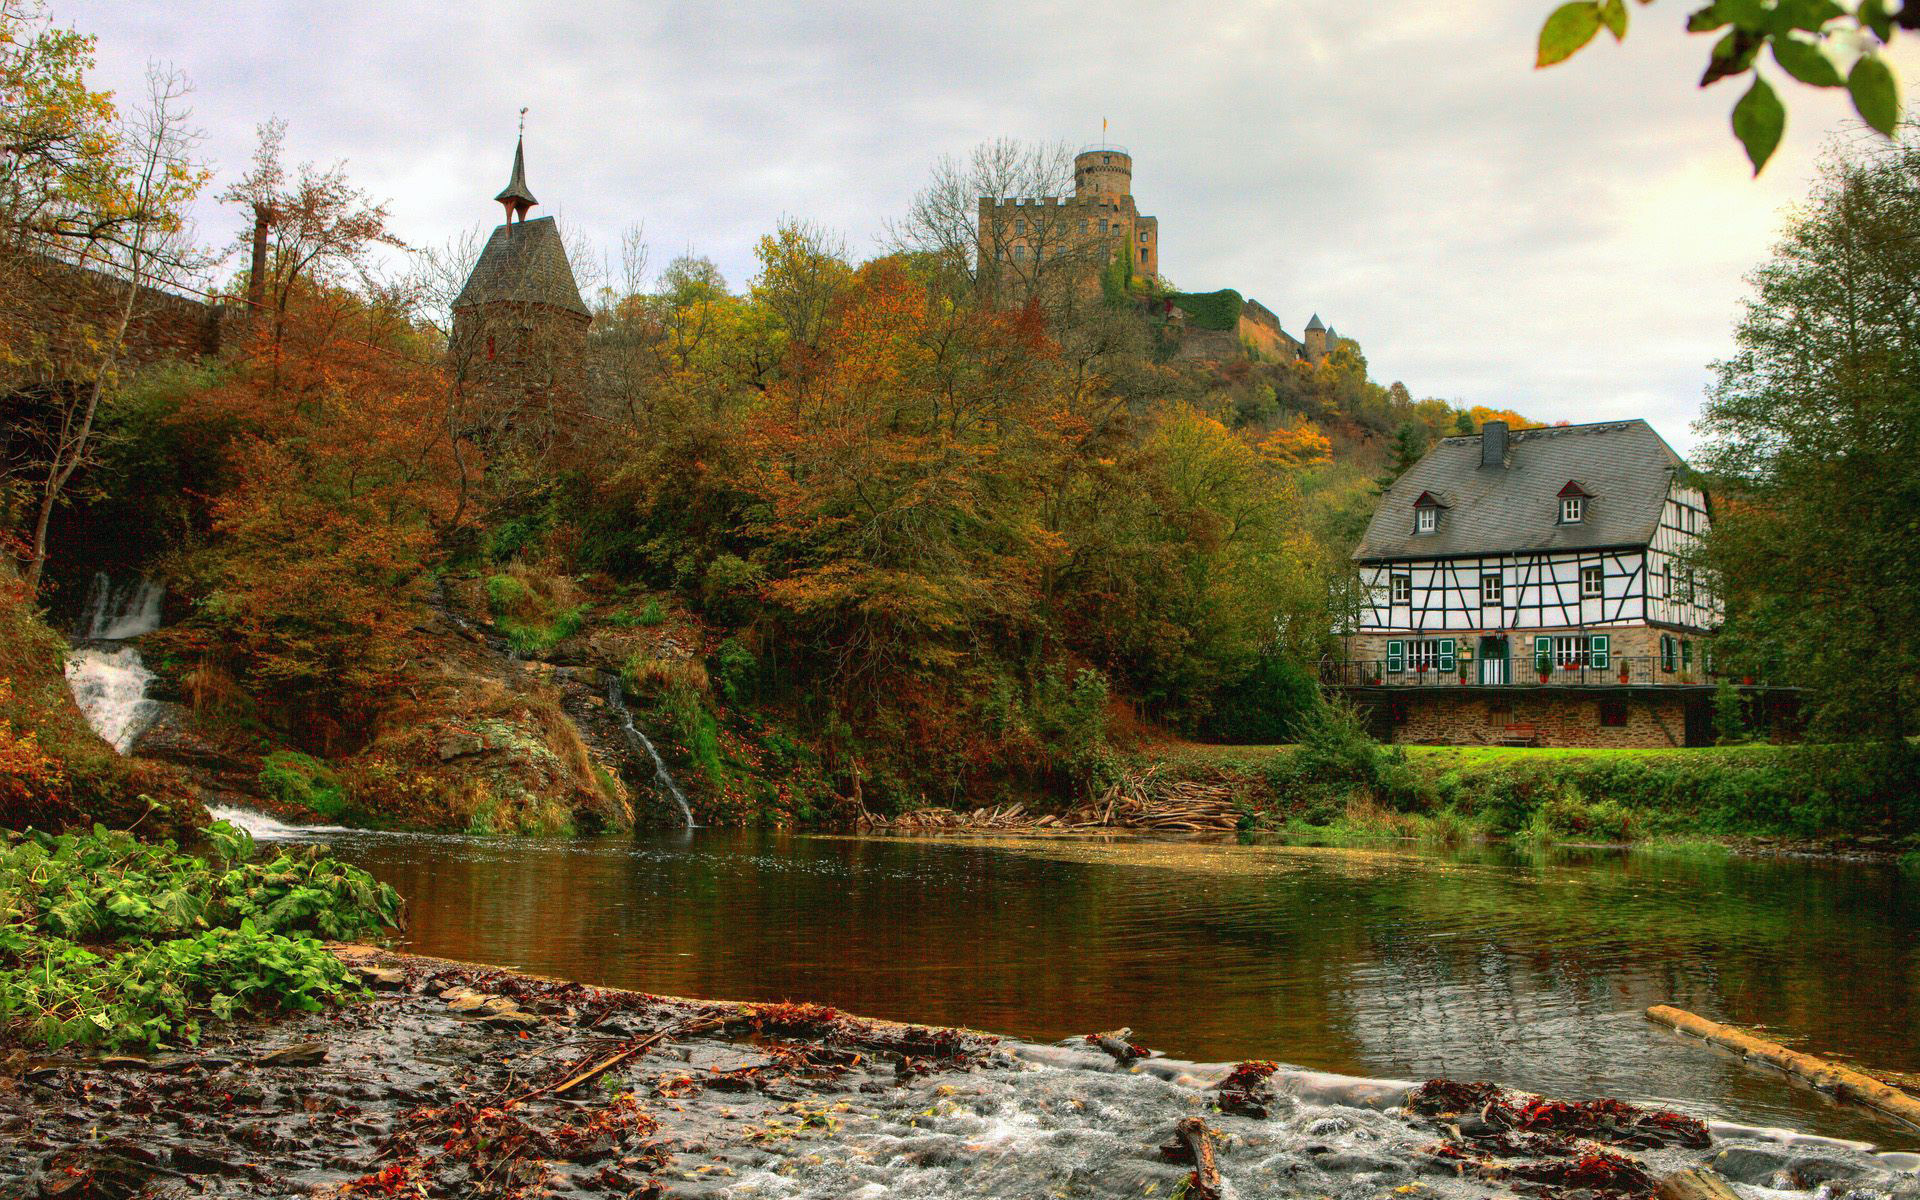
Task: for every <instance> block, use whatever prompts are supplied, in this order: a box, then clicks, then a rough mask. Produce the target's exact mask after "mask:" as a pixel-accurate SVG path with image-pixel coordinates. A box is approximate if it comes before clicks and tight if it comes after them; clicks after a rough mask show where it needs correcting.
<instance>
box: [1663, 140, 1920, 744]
mask: <svg viewBox="0 0 1920 1200" xmlns="http://www.w3.org/2000/svg"><path fill="white" fill-rule="evenodd" d="M1752 279H1753V285H1754V294H1753V296H1752V298H1751V299H1750V300H1748V302H1747V311H1746V315H1745V317H1744V318H1743V319H1742V320H1741V322H1740V325H1739V328H1738V330H1737V332H1736V342H1737V345H1738V347H1739V350H1738V353H1736V354H1735V355H1734V356H1733V357H1731V358H1729V359H1728V360H1726V361H1725V362H1722V363H1720V364H1718V372H1719V378H1718V380H1717V381H1716V383H1715V384H1714V386H1713V388H1712V392H1711V396H1710V399H1709V401H1708V404H1707V408H1706V412H1705V415H1704V416H1703V418H1702V420H1701V429H1702V431H1703V432H1704V433H1705V434H1706V437H1707V439H1708V440H1707V444H1706V446H1705V454H1704V462H1705V464H1706V465H1707V466H1708V467H1709V468H1710V469H1711V470H1713V471H1714V472H1715V473H1716V474H1717V475H1718V476H1719V484H1720V488H1719V490H1720V491H1721V493H1722V495H1723V496H1724V497H1725V499H1724V501H1723V503H1722V504H1721V505H1720V509H1719V511H1718V513H1717V514H1716V522H1715V527H1714V535H1713V538H1712V539H1711V542H1710V544H1709V563H1710V565H1711V566H1712V568H1713V569H1714V571H1715V573H1716V574H1717V575H1718V577H1719V579H1720V581H1721V584H1720V586H1721V591H1722V594H1723V595H1724V596H1725V597H1726V599H1727V602H1728V606H1729V612H1728V616H1729V623H1728V630H1727V632H1728V635H1729V636H1728V637H1727V638H1726V639H1725V641H1726V648H1727V651H1728V652H1729V653H1730V654H1732V655H1734V656H1736V657H1737V659H1738V660H1740V663H1739V665H1741V666H1742V667H1743V668H1744V669H1745V671H1747V672H1752V673H1760V672H1765V673H1766V674H1767V675H1768V677H1769V678H1772V679H1776V680H1784V681H1786V682H1792V683H1798V684H1803V685H1805V686H1807V687H1808V688H1810V689H1811V691H1812V700H1813V706H1812V707H1813V718H1814V724H1815V730H1816V732H1817V733H1819V734H1821V735H1823V736H1830V737H1835V738H1863V737H1881V738H1887V739H1895V738H1900V737H1904V736H1905V735H1906V734H1907V733H1909V732H1911V731H1912V729H1913V717H1914V713H1915V710H1916V705H1920V589H1916V588H1915V587H1914V584H1913V581H1914V580H1915V579H1916V578H1920V536H1916V535H1917V534H1920V473H1916V471H1915V467H1914V464H1915V463H1916V462H1920V326H1916V325H1915V323H1914V320H1913V315H1914V313H1916V312H1920V144H1916V142H1915V141H1914V140H1912V139H1907V140H1904V141H1902V142H1899V143H1896V144H1895V145H1893V146H1892V147H1889V148H1885V149H1880V150H1877V152H1874V153H1867V154H1860V153H1856V154H1854V155H1853V156H1852V157H1836V158H1835V159H1833V160H1832V161H1830V162H1829V163H1828V164H1827V165H1826V166H1825V167H1824V168H1823V171H1822V174H1821V176H1820V179H1819V182H1818V183H1817V184H1816V186H1815V188H1814V192H1813V195H1812V197H1811V198H1810V199H1809V200H1808V202H1807V204H1806V205H1805V206H1804V207H1803V208H1802V209H1801V210H1800V211H1799V212H1798V214H1797V215H1796V217H1795V218H1794V220H1793V222H1792V224H1791V225H1789V226H1788V228H1787V230H1786V233H1785V235H1784V236H1783V238H1782V240H1781V241H1780V243H1779V245H1778V246H1777V247H1776V248H1775V250H1774V253H1773V257H1772V258H1771V260H1769V261H1768V262H1767V263H1766V264H1764V265H1763V266H1762V267H1760V269H1759V270H1758V271H1756V272H1755V273H1754V275H1753V277H1752Z"/></svg>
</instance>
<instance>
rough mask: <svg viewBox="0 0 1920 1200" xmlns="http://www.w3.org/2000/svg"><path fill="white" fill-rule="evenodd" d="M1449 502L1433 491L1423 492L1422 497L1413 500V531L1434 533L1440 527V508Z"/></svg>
mask: <svg viewBox="0 0 1920 1200" xmlns="http://www.w3.org/2000/svg"><path fill="white" fill-rule="evenodd" d="M1446 506H1447V502H1446V501H1445V500H1442V499H1441V498H1440V497H1438V496H1436V495H1434V494H1433V493H1432V492H1421V493H1420V498H1419V499H1417V500H1415V501H1414V502H1413V531H1414V532H1415V533H1434V532H1437V531H1438V530H1439V528H1440V510H1441V509H1443V508H1445V507H1446Z"/></svg>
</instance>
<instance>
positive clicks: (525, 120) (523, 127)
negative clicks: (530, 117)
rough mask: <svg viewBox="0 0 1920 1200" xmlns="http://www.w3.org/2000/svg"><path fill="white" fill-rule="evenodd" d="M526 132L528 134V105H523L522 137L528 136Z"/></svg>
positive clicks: (521, 107) (521, 110) (521, 109)
mask: <svg viewBox="0 0 1920 1200" xmlns="http://www.w3.org/2000/svg"><path fill="white" fill-rule="evenodd" d="M526 132H527V106H526V105H524V104H522V105H521V106H520V133H521V136H523V137H524V136H525V135H526Z"/></svg>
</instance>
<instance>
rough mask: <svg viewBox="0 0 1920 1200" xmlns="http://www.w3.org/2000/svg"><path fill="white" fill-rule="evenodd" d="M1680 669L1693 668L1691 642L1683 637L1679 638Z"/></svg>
mask: <svg viewBox="0 0 1920 1200" xmlns="http://www.w3.org/2000/svg"><path fill="white" fill-rule="evenodd" d="M1680 669H1681V670H1682V671H1691V670H1693V643H1692V642H1690V641H1688V640H1687V639H1685V638H1681V639H1680Z"/></svg>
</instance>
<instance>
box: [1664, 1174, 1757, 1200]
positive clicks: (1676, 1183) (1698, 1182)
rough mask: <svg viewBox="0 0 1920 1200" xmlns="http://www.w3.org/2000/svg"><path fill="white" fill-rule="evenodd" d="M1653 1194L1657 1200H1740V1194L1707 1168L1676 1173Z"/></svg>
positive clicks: (1667, 1178)
mask: <svg viewBox="0 0 1920 1200" xmlns="http://www.w3.org/2000/svg"><path fill="white" fill-rule="evenodd" d="M1653 1194H1654V1196H1655V1198H1656V1200H1740V1193H1738V1192H1736V1191H1734V1190H1733V1188H1732V1187H1730V1186H1729V1185H1728V1184H1727V1181H1726V1180H1724V1179H1722V1178H1721V1177H1720V1176H1719V1175H1718V1174H1716V1173H1715V1172H1713V1171H1710V1170H1708V1169H1707V1168H1705V1167H1693V1168H1689V1169H1688V1170H1685V1171H1676V1172H1674V1173H1673V1174H1671V1175H1669V1176H1667V1177H1666V1178H1665V1179H1662V1180H1661V1181H1660V1184H1659V1186H1658V1187H1656V1188H1655V1189H1654V1192H1653Z"/></svg>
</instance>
